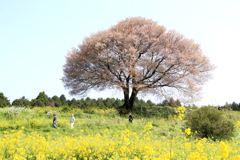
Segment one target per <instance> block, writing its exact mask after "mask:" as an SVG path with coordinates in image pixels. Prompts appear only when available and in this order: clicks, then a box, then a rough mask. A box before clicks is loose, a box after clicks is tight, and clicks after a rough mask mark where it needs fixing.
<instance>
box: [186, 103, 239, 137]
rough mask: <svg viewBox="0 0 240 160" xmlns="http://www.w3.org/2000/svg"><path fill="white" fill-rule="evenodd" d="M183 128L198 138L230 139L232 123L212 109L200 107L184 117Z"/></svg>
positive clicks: (221, 113)
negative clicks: (188, 129)
mask: <svg viewBox="0 0 240 160" xmlns="http://www.w3.org/2000/svg"><path fill="white" fill-rule="evenodd" d="M185 120H186V122H185V127H186V128H190V129H191V131H192V132H193V135H194V136H195V137H198V138H211V139H213V140H217V139H218V140H223V139H231V137H233V132H234V123H233V122H232V121H231V120H229V119H228V118H227V117H225V116H224V115H223V112H222V111H219V110H217V109H216V108H213V107H202V108H199V109H197V110H195V111H193V112H191V113H189V114H187V115H186V116H185Z"/></svg>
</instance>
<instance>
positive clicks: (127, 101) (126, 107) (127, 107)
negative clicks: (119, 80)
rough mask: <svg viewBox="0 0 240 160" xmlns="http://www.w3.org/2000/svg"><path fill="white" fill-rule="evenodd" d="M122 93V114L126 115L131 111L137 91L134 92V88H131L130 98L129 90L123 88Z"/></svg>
mask: <svg viewBox="0 0 240 160" xmlns="http://www.w3.org/2000/svg"><path fill="white" fill-rule="evenodd" d="M123 93H124V104H123V107H122V109H123V110H122V112H123V113H124V114H126V113H129V112H132V111H133V104H134V101H135V99H136V97H137V93H138V91H137V90H136V88H133V90H132V93H131V97H130V98H129V88H124V89H123Z"/></svg>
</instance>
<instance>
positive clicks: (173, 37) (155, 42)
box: [62, 17, 214, 111]
mask: <svg viewBox="0 0 240 160" xmlns="http://www.w3.org/2000/svg"><path fill="white" fill-rule="evenodd" d="M66 60H67V62H66V64H65V65H64V69H63V70H64V77H63V78H62V81H63V83H64V85H65V87H66V88H67V89H70V94H72V95H77V94H78V95H84V94H87V92H88V91H90V90H91V89H95V90H103V89H106V88H116V89H121V90H122V91H123V95H124V105H123V107H124V108H126V109H127V110H128V111H129V110H132V109H133V104H134V100H135V99H136V97H137V94H138V93H140V92H141V91H142V92H146V93H148V92H150V93H155V94H160V95H161V96H163V95H164V96H169V95H171V96H172V95H175V97H179V98H184V99H185V100H194V98H196V97H198V94H199V92H200V90H201V87H202V85H203V84H204V82H205V81H207V80H208V78H209V77H210V75H211V72H210V71H211V70H212V69H213V68H214V67H213V65H211V64H210V62H209V59H208V58H207V57H205V56H204V55H203V54H202V51H201V48H200V46H199V45H198V44H196V43H194V41H193V40H189V39H187V38H185V37H184V36H183V35H181V34H179V33H178V32H176V31H173V30H170V31H166V28H165V27H164V26H160V25H158V24H157V23H156V22H154V21H152V20H149V19H145V18H141V17H133V18H127V19H125V20H123V21H120V22H119V23H118V24H117V25H115V26H113V27H111V28H110V29H108V30H105V31H100V32H98V33H96V34H93V35H91V36H90V37H87V38H85V39H84V41H83V42H82V44H80V45H79V46H78V48H75V49H73V50H72V51H71V52H69V54H68V56H67V58H66Z"/></svg>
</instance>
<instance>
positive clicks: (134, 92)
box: [129, 88, 138, 112]
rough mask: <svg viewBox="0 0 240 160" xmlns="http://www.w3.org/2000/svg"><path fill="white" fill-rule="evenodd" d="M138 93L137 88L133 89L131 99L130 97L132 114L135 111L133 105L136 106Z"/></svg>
mask: <svg viewBox="0 0 240 160" xmlns="http://www.w3.org/2000/svg"><path fill="white" fill-rule="evenodd" d="M137 93H138V91H137V90H136V88H133V90H132V94H131V97H130V100H129V111H130V112H132V111H133V105H134V102H135V99H136V97H137Z"/></svg>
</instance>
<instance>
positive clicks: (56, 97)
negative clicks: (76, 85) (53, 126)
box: [52, 96, 62, 107]
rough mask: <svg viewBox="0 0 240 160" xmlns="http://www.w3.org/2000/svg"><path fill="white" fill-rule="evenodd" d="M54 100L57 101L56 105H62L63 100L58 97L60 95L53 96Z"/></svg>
mask: <svg viewBox="0 0 240 160" xmlns="http://www.w3.org/2000/svg"><path fill="white" fill-rule="evenodd" d="M52 100H53V101H54V103H55V107H60V106H62V102H61V100H60V99H59V98H58V96H53V97H52Z"/></svg>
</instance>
